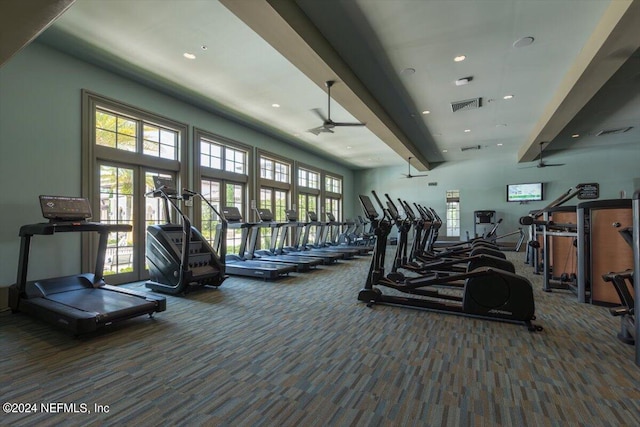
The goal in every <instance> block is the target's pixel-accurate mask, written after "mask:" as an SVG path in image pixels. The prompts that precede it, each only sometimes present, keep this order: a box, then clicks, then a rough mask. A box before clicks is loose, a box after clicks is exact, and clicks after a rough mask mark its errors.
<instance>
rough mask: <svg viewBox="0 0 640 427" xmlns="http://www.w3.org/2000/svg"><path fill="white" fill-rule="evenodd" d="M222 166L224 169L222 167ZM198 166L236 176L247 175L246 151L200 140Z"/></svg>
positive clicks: (209, 140)
mask: <svg viewBox="0 0 640 427" xmlns="http://www.w3.org/2000/svg"><path fill="white" fill-rule="evenodd" d="M223 165H224V167H223ZM200 166H203V167H206V168H211V169H216V170H220V171H225V172H232V173H237V174H246V173H247V151H246V150H243V149H235V148H233V147H229V146H227V145H225V143H224V142H216V141H213V140H212V139H208V138H205V137H201V138H200Z"/></svg>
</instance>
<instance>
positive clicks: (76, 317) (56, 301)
mask: <svg viewBox="0 0 640 427" xmlns="http://www.w3.org/2000/svg"><path fill="white" fill-rule="evenodd" d="M40 207H41V209H42V215H43V216H44V217H45V218H47V219H49V222H48V223H38V224H30V225H24V226H22V227H20V233H19V235H20V238H21V241H20V258H19V261H18V274H17V281H16V283H15V284H13V285H11V287H10V288H9V306H10V307H11V311H12V312H14V313H16V312H23V313H27V314H30V315H32V316H34V317H37V318H39V319H41V320H44V321H46V322H49V323H52V324H54V325H56V326H58V327H61V328H62V329H65V330H67V331H69V332H72V333H73V334H74V335H80V334H86V333H90V332H94V331H97V330H99V329H102V328H104V327H106V326H108V325H110V324H112V323H115V322H119V321H122V320H126V319H130V318H133V317H137V316H141V315H143V314H147V315H149V317H152V316H153V314H154V313H156V312H161V311H164V310H165V309H166V300H165V298H164V297H161V296H155V295H151V294H147V293H146V292H138V291H134V290H130V289H126V288H121V287H117V286H111V285H108V284H106V283H105V281H104V279H103V277H102V273H103V268H104V260H105V253H106V250H107V241H108V236H109V233H115V232H128V231H131V229H132V227H131V225H129V224H103V223H98V222H89V221H87V220H88V219H89V218H91V206H90V204H89V201H88V200H87V199H85V198H81V197H62V196H40ZM70 232H71V233H73V232H95V233H98V234H99V235H100V240H99V243H98V251H97V259H96V266H95V272H93V273H83V274H76V275H72V276H65V277H55V278H49V279H40V280H32V281H27V271H28V267H29V248H30V245H31V238H32V237H33V236H35V235H39V236H48V235H53V234H55V233H70Z"/></svg>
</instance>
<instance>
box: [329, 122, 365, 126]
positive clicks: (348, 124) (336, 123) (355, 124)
mask: <svg viewBox="0 0 640 427" xmlns="http://www.w3.org/2000/svg"><path fill="white" fill-rule="evenodd" d="M331 124H332V125H334V126H366V125H367V124H366V123H361V122H357V123H355V122H354V123H345V122H342V123H341V122H331Z"/></svg>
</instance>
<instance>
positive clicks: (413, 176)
mask: <svg viewBox="0 0 640 427" xmlns="http://www.w3.org/2000/svg"><path fill="white" fill-rule="evenodd" d="M411 159H413V157H409V158H407V173H403V174H402V175H403V176H404V177H405V178H419V177H421V176H429V175H427V174H422V175H411Z"/></svg>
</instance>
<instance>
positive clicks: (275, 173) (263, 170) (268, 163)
mask: <svg viewBox="0 0 640 427" xmlns="http://www.w3.org/2000/svg"><path fill="white" fill-rule="evenodd" d="M290 174H291V172H290V168H289V165H288V164H286V163H283V162H279V161H277V160H273V159H270V158H268V157H263V156H261V157H260V178H263V179H270V180H273V181H276V182H286V183H288V182H290V178H289V176H290Z"/></svg>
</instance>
